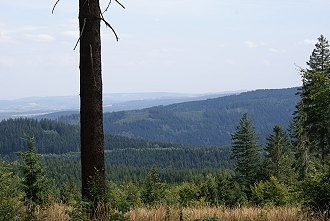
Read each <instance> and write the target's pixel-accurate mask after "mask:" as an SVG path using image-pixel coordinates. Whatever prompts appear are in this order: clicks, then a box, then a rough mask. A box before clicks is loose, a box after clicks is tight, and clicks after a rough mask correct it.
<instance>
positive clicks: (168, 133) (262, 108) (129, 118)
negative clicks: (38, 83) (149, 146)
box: [104, 88, 299, 145]
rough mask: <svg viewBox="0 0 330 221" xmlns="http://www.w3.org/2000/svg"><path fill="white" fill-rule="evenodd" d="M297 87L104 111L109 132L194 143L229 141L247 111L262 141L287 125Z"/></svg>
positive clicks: (293, 106) (148, 138) (215, 143)
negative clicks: (127, 109) (273, 131)
mask: <svg viewBox="0 0 330 221" xmlns="http://www.w3.org/2000/svg"><path fill="white" fill-rule="evenodd" d="M296 92H297V88H288V89H270V90H256V91H250V92H244V93H241V94H239V95H230V96H225V97H220V98H214V99H207V100H202V101H192V102H185V103H179V104H172V105H167V106H157V107H152V108H147V109H143V110H135V111H120V112H114V113H106V114H105V115H104V130H105V132H106V133H111V134H117V135H123V136H128V137H133V138H142V139H147V140H153V141H166V142H172V143H181V144H195V145H228V144H230V143H231V134H232V133H233V132H234V131H235V128H236V126H237V125H238V122H239V120H240V118H241V117H242V115H243V114H244V113H248V115H249V116H250V118H251V119H252V121H253V122H254V124H255V127H256V130H257V133H258V134H259V135H260V141H261V143H263V142H264V141H265V138H266V137H267V136H268V134H269V133H270V132H271V131H272V128H273V127H274V125H276V124H278V125H281V126H283V127H285V128H287V127H288V125H289V123H290V121H291V119H292V114H293V113H294V110H295V105H296V103H297V102H298V99H299V97H298V96H297V95H296Z"/></svg>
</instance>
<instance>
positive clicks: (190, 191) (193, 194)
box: [177, 182, 200, 207]
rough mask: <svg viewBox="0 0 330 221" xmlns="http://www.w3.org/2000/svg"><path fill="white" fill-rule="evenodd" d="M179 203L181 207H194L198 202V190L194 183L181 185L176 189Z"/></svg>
mask: <svg viewBox="0 0 330 221" xmlns="http://www.w3.org/2000/svg"><path fill="white" fill-rule="evenodd" d="M177 192H178V196H179V203H180V205H182V206H185V207H187V206H194V205H196V204H197V201H198V200H199V198H200V197H199V188H198V186H197V185H196V184H194V183H187V182H185V183H182V184H181V185H179V186H178V187H177Z"/></svg>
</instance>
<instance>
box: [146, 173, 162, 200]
mask: <svg viewBox="0 0 330 221" xmlns="http://www.w3.org/2000/svg"><path fill="white" fill-rule="evenodd" d="M163 197H164V185H163V183H162V182H161V181H160V178H159V174H158V173H157V170H156V169H155V168H151V170H150V171H149V173H148V176H147V179H146V181H145V184H144V188H143V190H142V193H141V198H142V200H143V202H144V203H145V204H147V205H154V204H157V203H160V202H161V200H162V199H163Z"/></svg>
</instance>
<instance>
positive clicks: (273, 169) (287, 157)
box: [264, 125, 295, 183]
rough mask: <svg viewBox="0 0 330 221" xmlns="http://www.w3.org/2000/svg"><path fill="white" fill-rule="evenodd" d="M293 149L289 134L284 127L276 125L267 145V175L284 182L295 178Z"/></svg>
mask: <svg viewBox="0 0 330 221" xmlns="http://www.w3.org/2000/svg"><path fill="white" fill-rule="evenodd" d="M293 162H294V159H293V151H292V145H291V142H290V140H289V138H288V135H287V133H286V132H285V131H283V129H282V128H281V127H280V126H278V125H276V126H275V127H274V128H273V134H270V135H269V136H268V138H267V144H266V147H265V160H264V169H265V173H266V177H267V178H268V179H269V178H270V177H271V176H274V177H276V178H277V179H279V180H280V181H282V182H287V183H288V182H290V181H291V180H292V179H294V178H295V174H294V171H293V169H292V164H293Z"/></svg>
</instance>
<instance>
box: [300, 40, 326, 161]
mask: <svg viewBox="0 0 330 221" xmlns="http://www.w3.org/2000/svg"><path fill="white" fill-rule="evenodd" d="M307 65H308V68H307V69H302V70H301V76H302V82H303V86H302V88H301V89H300V91H299V92H298V94H299V95H300V97H301V100H300V102H299V103H298V105H297V111H296V113H295V124H296V125H295V134H296V136H299V137H300V139H302V138H304V141H303V142H304V144H307V143H308V144H309V146H308V147H307V148H308V149H310V150H311V151H312V152H313V153H314V154H315V155H316V156H317V157H318V158H319V159H320V160H321V162H322V164H323V163H324V161H325V158H326V157H327V155H329V153H330V128H329V124H330V112H329V108H330V102H329V100H330V50H329V43H328V41H327V40H326V38H325V37H324V36H323V35H321V36H320V37H319V38H318V42H317V43H316V45H315V49H314V50H313V52H312V55H311V56H310V59H309V61H308V62H307ZM298 142H301V140H300V141H299V139H298ZM300 144H301V143H300ZM297 150H298V151H305V152H306V147H303V148H301V146H300V147H299V148H297ZM300 155H301V154H300Z"/></svg>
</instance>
